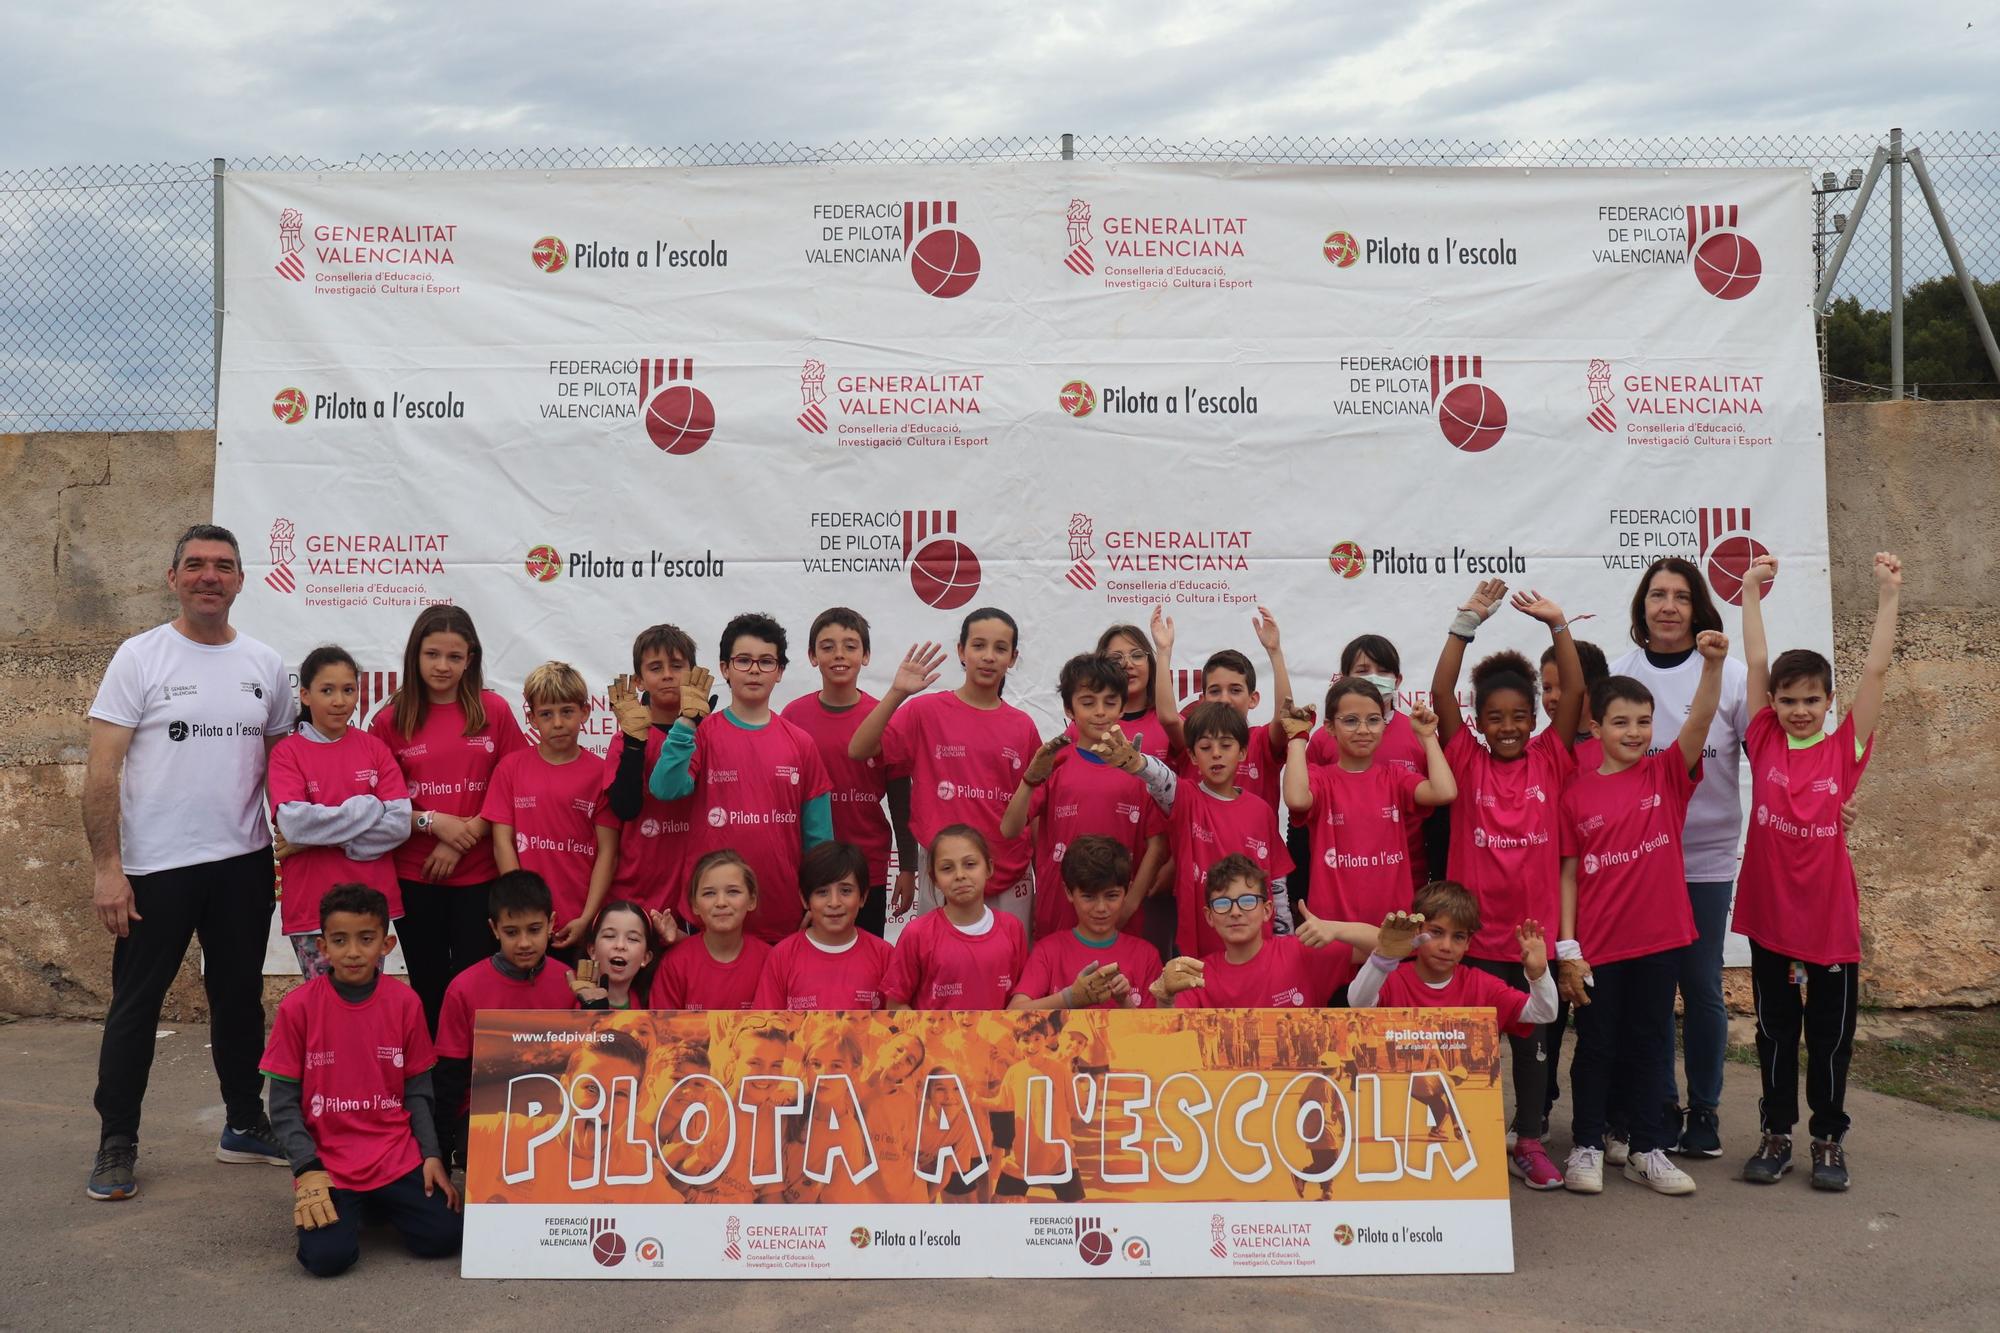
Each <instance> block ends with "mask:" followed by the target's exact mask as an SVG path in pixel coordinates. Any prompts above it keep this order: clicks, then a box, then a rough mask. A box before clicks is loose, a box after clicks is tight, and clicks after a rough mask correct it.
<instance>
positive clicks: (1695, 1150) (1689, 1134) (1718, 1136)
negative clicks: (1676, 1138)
mask: <svg viewBox="0 0 2000 1333" xmlns="http://www.w3.org/2000/svg"><path fill="white" fill-rule="evenodd" d="M1674 1151H1675V1152H1677V1153H1679V1154H1681V1155H1682V1156H1683V1157H1720V1156H1722V1123H1721V1121H1719V1120H1718V1119H1717V1118H1716V1115H1715V1112H1713V1111H1711V1110H1708V1109H1707V1108H1706V1107H1701V1106H1690V1107H1689V1108H1688V1113H1687V1123H1686V1125H1685V1126H1684V1127H1683V1128H1682V1130H1681V1138H1680V1142H1679V1143H1676V1144H1675V1145H1674Z"/></svg>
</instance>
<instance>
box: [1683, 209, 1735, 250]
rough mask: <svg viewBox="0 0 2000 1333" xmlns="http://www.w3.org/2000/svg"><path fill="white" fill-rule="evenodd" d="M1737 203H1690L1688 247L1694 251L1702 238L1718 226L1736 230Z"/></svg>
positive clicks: (1688, 212)
mask: <svg viewBox="0 0 2000 1333" xmlns="http://www.w3.org/2000/svg"><path fill="white" fill-rule="evenodd" d="M1736 214H1737V206H1736V205H1735V204H1689V205H1688V206H1687V224H1688V227H1687V248H1688V249H1689V250H1690V251H1692V250H1693V249H1694V247H1695V246H1696V245H1697V244H1698V243H1699V242H1700V240H1701V238H1702V237H1704V236H1706V235H1708V234H1709V233H1710V232H1712V231H1714V230H1715V229H1716V228H1718V227H1727V228H1729V230H1731V231H1735V230H1736Z"/></svg>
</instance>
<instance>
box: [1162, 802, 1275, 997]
mask: <svg viewBox="0 0 2000 1333" xmlns="http://www.w3.org/2000/svg"><path fill="white" fill-rule="evenodd" d="M1167 850H1168V851H1169V852H1170V853H1172V855H1173V858H1174V910H1175V914H1176V916H1177V918H1178V920H1179V922H1180V924H1179V926H1178V927H1177V928H1176V929H1175V932H1174V942H1175V946H1176V947H1177V948H1178V949H1179V951H1180V952H1181V953H1183V954H1186V955H1189V956H1190V957H1196V958H1203V957H1206V956H1208V955H1209V954H1212V953H1214V954H1219V953H1221V952H1222V936H1220V935H1218V934H1216V933H1215V932H1214V931H1213V930H1211V929H1210V928H1209V925H1208V868H1209V867H1210V866H1212V865H1214V864H1215V863H1216V862H1217V861H1220V860H1221V859H1222V858H1223V857H1225V856H1230V855H1233V854H1238V853H1240V854H1242V855H1244V856H1247V857H1249V858H1250V859H1251V860H1252V861H1254V862H1256V863H1257V866H1258V867H1259V868H1260V869H1262V870H1263V872H1264V873H1265V875H1267V876H1269V877H1270V878H1271V879H1274V880H1275V879H1281V878H1283V877H1284V876H1286V875H1289V874H1291V873H1292V854H1291V853H1290V852H1289V851H1287V850H1286V849H1285V838H1284V835H1283V834H1282V833H1280V832H1279V831H1278V812H1277V811H1276V810H1274V809H1272V808H1271V804H1270V802H1268V801H1266V800H1264V799H1263V798H1262V797H1259V796H1255V795H1252V794H1251V793H1250V792H1247V791H1245V792H1240V793H1238V795H1237V796H1236V798H1235V799H1234V800H1224V799H1223V798H1222V797H1220V796H1217V795H1215V794H1214V793H1213V792H1211V791H1209V789H1208V788H1206V787H1204V786H1202V785H1201V783H1199V782H1195V781H1191V780H1183V781H1182V782H1181V784H1180V789H1179V791H1178V793H1177V794H1176V795H1175V797H1174V808H1173V810H1172V812H1171V813H1169V814H1168V816H1167ZM1264 933H1265V935H1266V937H1267V938H1268V937H1269V936H1270V933H1271V928H1270V925H1269V924H1268V923H1267V924H1266V925H1265V927H1264Z"/></svg>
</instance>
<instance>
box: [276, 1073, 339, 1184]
mask: <svg viewBox="0 0 2000 1333" xmlns="http://www.w3.org/2000/svg"><path fill="white" fill-rule="evenodd" d="M270 1092H271V1129H272V1132H274V1133H275V1134H277V1136H278V1142H279V1143H281V1144H283V1145H284V1147H285V1160H286V1161H287V1162H289V1163H291V1167H292V1177H293V1178H294V1179H297V1178H298V1177H299V1176H302V1175H304V1174H305V1173H306V1172H308V1171H315V1170H318V1171H323V1170H325V1169H326V1168H325V1165H324V1164H323V1163H322V1162H321V1161H320V1160H319V1145H318V1144H317V1143H314V1142H313V1136H312V1131H311V1130H309V1129H307V1128H306V1112H305V1102H304V1099H305V1089H303V1088H302V1087H300V1086H299V1085H298V1084H296V1083H294V1082H292V1081H291V1080H290V1079H283V1078H275V1079H272V1080H271V1089H270Z"/></svg>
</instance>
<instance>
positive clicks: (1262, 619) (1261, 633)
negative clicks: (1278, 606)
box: [1250, 606, 1278, 653]
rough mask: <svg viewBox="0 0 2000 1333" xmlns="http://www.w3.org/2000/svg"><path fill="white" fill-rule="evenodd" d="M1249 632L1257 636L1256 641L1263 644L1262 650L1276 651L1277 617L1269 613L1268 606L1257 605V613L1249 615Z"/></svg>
mask: <svg viewBox="0 0 2000 1333" xmlns="http://www.w3.org/2000/svg"><path fill="white" fill-rule="evenodd" d="M1250 632H1251V633H1253V634H1255V635H1256V636H1257V642H1258V643H1260V644H1262V645H1264V651H1265V652H1267V653H1275V652H1277V651H1278V618H1277V617H1276V616H1274V615H1272V614H1271V608H1270V607H1268V606H1259V607H1258V608H1257V614H1256V615H1254V616H1252V617H1250Z"/></svg>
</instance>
